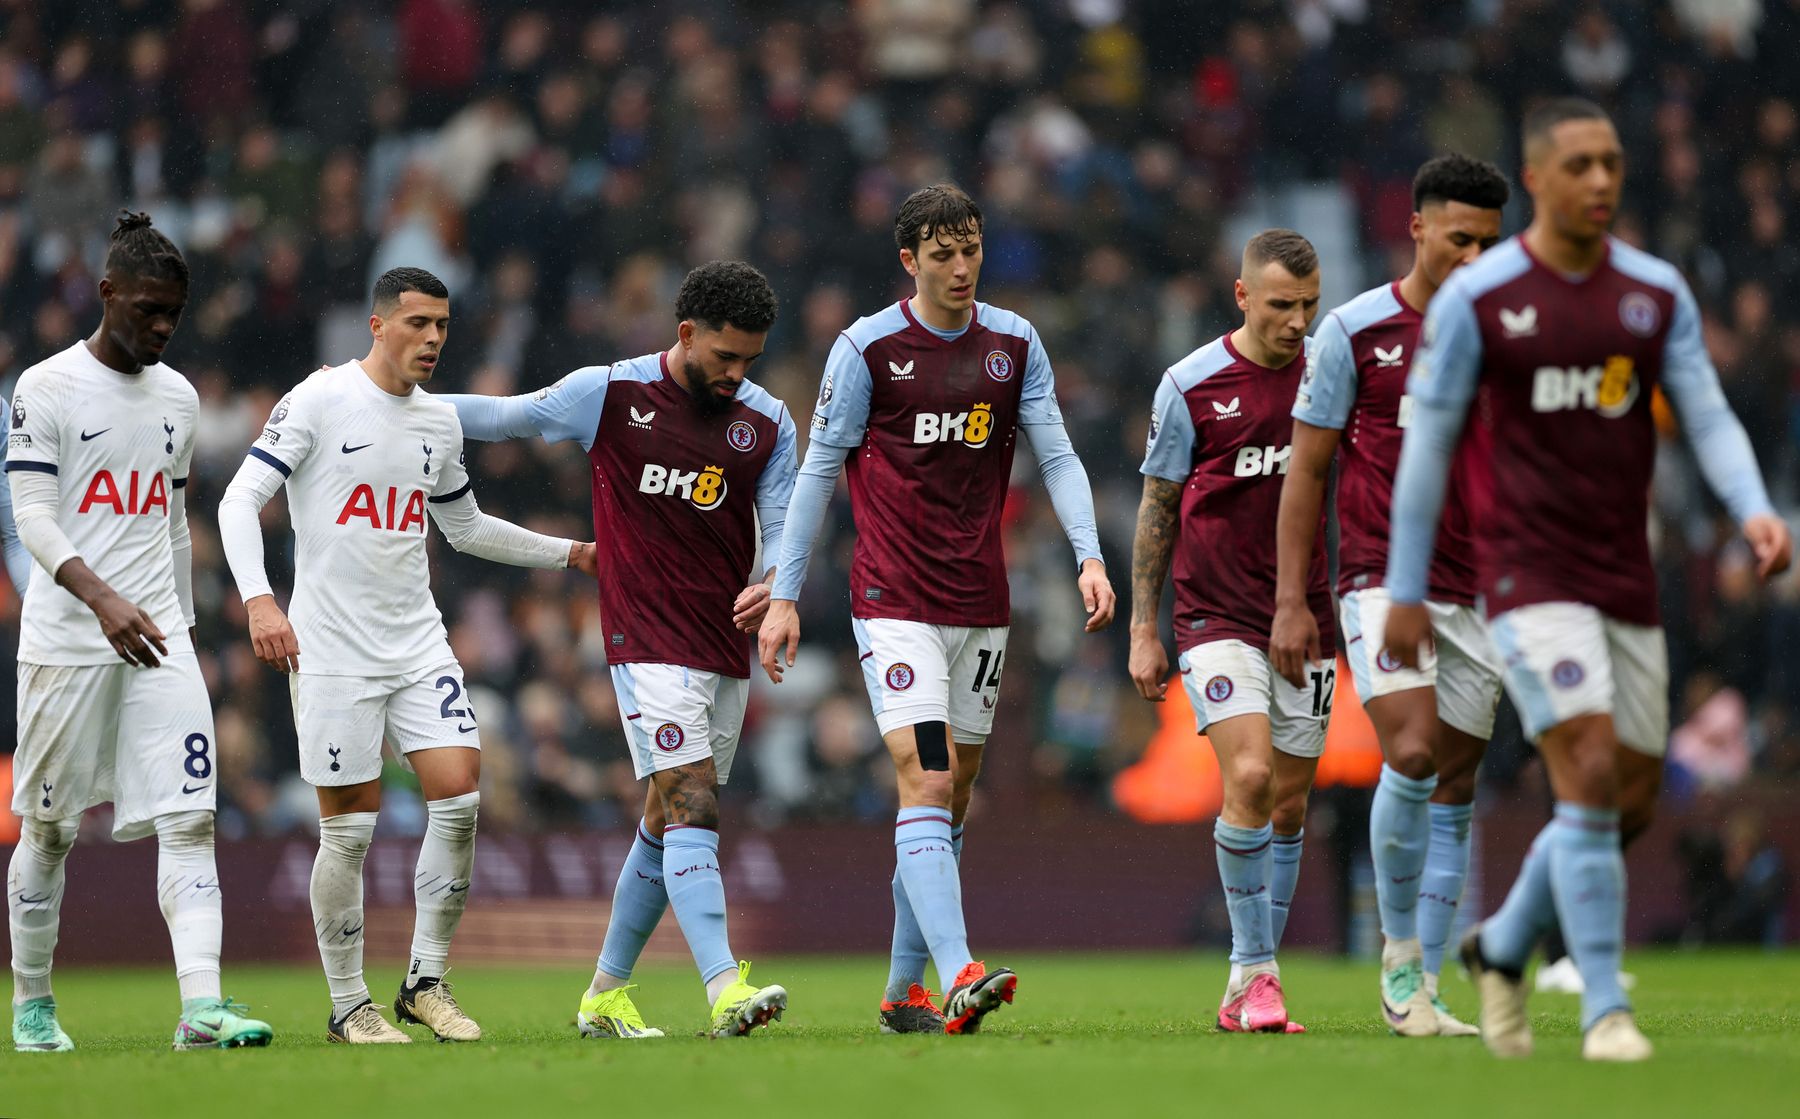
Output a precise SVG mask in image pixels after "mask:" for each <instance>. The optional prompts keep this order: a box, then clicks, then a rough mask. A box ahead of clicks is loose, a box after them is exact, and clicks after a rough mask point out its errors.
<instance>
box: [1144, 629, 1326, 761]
mask: <svg viewBox="0 0 1800 1119" xmlns="http://www.w3.org/2000/svg"><path fill="white" fill-rule="evenodd" d="M1176 664H1177V666H1178V667H1179V668H1180V669H1181V683H1182V686H1183V687H1185V688H1186V689H1187V695H1188V703H1189V704H1191V705H1192V706H1193V708H1194V729H1195V730H1196V731H1197V732H1199V733H1200V734H1205V733H1206V728H1207V727H1209V726H1211V725H1212V724H1213V723H1217V722H1222V721H1223V720H1225V719H1230V718H1233V717H1235V716H1238V715H1263V716H1266V717H1267V718H1268V720H1269V740H1270V742H1272V743H1273V744H1274V746H1275V748H1276V749H1277V750H1280V751H1281V752H1282V753H1284V754H1292V755H1293V756H1294V757H1296V758H1316V757H1318V756H1319V755H1321V754H1323V753H1324V752H1325V726H1326V724H1327V723H1328V722H1330V720H1331V698H1332V694H1333V693H1334V692H1335V691H1336V690H1337V662H1336V661H1320V662H1316V663H1314V664H1311V665H1309V666H1308V667H1307V683H1306V686H1305V687H1302V688H1296V687H1295V686H1294V685H1292V684H1290V683H1288V681H1287V678H1286V677H1284V676H1282V675H1281V674H1279V673H1277V672H1276V671H1275V669H1274V666H1272V665H1271V664H1270V663H1269V655H1268V654H1267V653H1265V652H1263V651H1262V650H1261V649H1258V648H1257V647H1256V646H1254V645H1251V644H1249V643H1248V642H1245V641H1238V640H1236V639H1228V640H1225V641H1209V642H1207V643H1206V644H1204V645H1196V646H1194V647H1193V648H1192V649H1189V650H1187V651H1186V652H1184V653H1182V654H1181V656H1180V657H1179V658H1178V659H1177V661H1176Z"/></svg>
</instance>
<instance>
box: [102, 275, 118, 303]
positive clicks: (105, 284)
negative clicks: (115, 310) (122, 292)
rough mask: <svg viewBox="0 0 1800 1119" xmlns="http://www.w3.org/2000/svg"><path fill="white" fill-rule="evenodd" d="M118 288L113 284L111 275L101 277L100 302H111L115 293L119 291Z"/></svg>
mask: <svg viewBox="0 0 1800 1119" xmlns="http://www.w3.org/2000/svg"><path fill="white" fill-rule="evenodd" d="M118 290H119V289H118V288H117V287H114V286H113V282H112V277H111V276H102V277H100V302H101V304H102V305H105V304H107V303H111V302H112V300H113V295H114V293H115V292H117V291H118Z"/></svg>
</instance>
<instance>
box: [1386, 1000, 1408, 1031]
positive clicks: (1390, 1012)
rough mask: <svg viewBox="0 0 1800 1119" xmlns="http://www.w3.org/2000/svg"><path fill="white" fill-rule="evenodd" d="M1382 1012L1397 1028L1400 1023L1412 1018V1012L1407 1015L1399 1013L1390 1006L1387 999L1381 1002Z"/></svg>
mask: <svg viewBox="0 0 1800 1119" xmlns="http://www.w3.org/2000/svg"><path fill="white" fill-rule="evenodd" d="M1381 1012H1382V1013H1383V1014H1385V1015H1387V1020H1388V1021H1390V1022H1392V1023H1393V1024H1394V1025H1396V1026H1398V1025H1399V1024H1400V1023H1402V1022H1404V1021H1406V1020H1407V1019H1408V1018H1411V1017H1412V1011H1410V1010H1409V1011H1407V1012H1406V1013H1404V1014H1401V1013H1399V1012H1397V1011H1396V1010H1395V1009H1394V1008H1393V1007H1391V1006H1389V1005H1388V1001H1387V1000H1386V999H1382V1000H1381Z"/></svg>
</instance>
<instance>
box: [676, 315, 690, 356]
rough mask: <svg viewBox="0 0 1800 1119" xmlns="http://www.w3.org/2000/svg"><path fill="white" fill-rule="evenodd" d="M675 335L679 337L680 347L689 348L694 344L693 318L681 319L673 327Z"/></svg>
mask: <svg viewBox="0 0 1800 1119" xmlns="http://www.w3.org/2000/svg"><path fill="white" fill-rule="evenodd" d="M675 335H676V337H678V338H680V339H681V347H682V349H691V348H692V347H693V345H694V320H692V319H682V320H681V322H680V323H679V324H677V325H676V327H675Z"/></svg>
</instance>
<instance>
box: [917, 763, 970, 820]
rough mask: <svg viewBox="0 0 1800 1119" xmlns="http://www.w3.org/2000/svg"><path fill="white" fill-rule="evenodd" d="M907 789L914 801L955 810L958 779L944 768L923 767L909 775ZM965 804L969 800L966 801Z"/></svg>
mask: <svg viewBox="0 0 1800 1119" xmlns="http://www.w3.org/2000/svg"><path fill="white" fill-rule="evenodd" d="M907 778H908V780H907V781H906V785H907V791H908V792H909V793H911V798H910V799H912V800H913V802H914V803H919V804H931V805H937V806H939V807H942V808H951V809H952V810H953V811H954V808H953V806H954V804H955V801H956V779H955V778H953V777H951V776H950V774H949V773H948V772H946V771H944V770H934V769H921V770H917V771H915V772H913V773H910V774H908V775H907ZM964 803H965V806H966V804H967V801H965V802H964Z"/></svg>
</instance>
